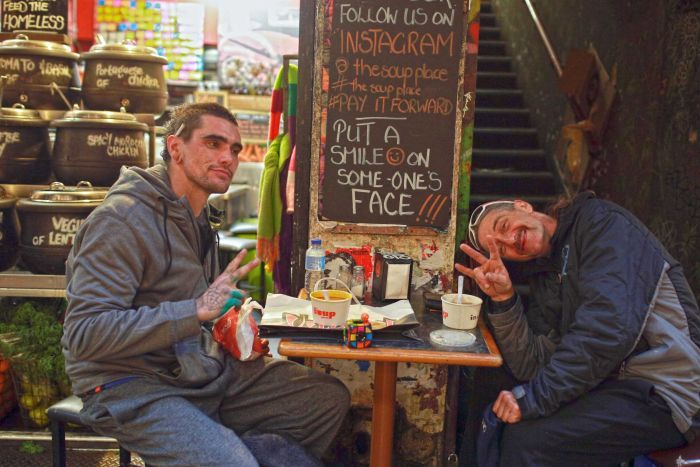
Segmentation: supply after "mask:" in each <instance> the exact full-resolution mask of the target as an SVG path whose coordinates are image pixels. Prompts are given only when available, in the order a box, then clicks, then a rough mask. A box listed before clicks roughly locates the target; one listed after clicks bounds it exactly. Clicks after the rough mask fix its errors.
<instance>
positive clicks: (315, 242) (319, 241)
mask: <svg viewBox="0 0 700 467" xmlns="http://www.w3.org/2000/svg"><path fill="white" fill-rule="evenodd" d="M311 244H312V245H320V244H321V239H320V238H312V239H311Z"/></svg>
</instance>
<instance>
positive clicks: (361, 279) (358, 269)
mask: <svg viewBox="0 0 700 467" xmlns="http://www.w3.org/2000/svg"><path fill="white" fill-rule="evenodd" d="M350 289H351V290H352V294H353V295H354V296H355V297H356V298H357V299H358V300H360V301H363V300H364V299H365V268H364V266H355V267H354V268H352V286H351V288H350Z"/></svg>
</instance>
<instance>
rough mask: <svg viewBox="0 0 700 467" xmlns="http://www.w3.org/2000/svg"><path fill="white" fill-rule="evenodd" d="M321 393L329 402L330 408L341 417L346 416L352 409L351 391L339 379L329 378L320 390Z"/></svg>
mask: <svg viewBox="0 0 700 467" xmlns="http://www.w3.org/2000/svg"><path fill="white" fill-rule="evenodd" d="M319 392H321V393H323V394H324V399H325V400H326V401H328V405H329V407H331V408H333V409H334V410H335V411H336V412H337V413H338V414H339V415H340V416H341V417H342V416H345V414H346V413H347V411H348V410H349V409H350V391H348V388H347V387H346V386H345V384H343V382H342V381H340V380H339V379H338V378H335V377H333V376H327V377H326V379H325V381H324V384H323V385H322V387H321V388H319Z"/></svg>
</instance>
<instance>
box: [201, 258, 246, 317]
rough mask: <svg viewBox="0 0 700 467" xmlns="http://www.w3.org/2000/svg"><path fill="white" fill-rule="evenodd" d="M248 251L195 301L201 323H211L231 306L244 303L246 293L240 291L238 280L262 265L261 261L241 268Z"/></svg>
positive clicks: (230, 265)
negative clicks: (236, 302)
mask: <svg viewBox="0 0 700 467" xmlns="http://www.w3.org/2000/svg"><path fill="white" fill-rule="evenodd" d="M246 253H248V252H247V250H241V251H240V252H239V253H238V254H237V255H236V257H235V258H233V260H232V261H231V262H230V263H229V264H228V266H226V269H224V271H223V272H222V273H221V274H220V275H219V277H217V278H216V279H215V280H214V282H213V283H212V284H211V285H210V286H209V288H208V289H207V290H205V291H204V293H203V294H202V295H201V296H199V297H197V299H196V300H195V303H196V306H197V318H198V319H199V320H200V321H211V320H213V319H216V318H218V317H219V316H221V315H222V314H223V313H225V312H226V311H227V310H228V309H229V308H230V307H231V306H235V300H238V301H239V302H240V303H238V306H240V305H241V303H242V302H243V299H244V296H245V292H242V291H240V290H239V289H238V288H237V287H236V285H237V283H238V280H239V279H240V278H242V277H244V276H245V275H246V274H248V273H249V272H250V271H251V270H252V269H253V268H255V267H256V266H257V265H258V264H260V260H259V259H257V258H256V259H254V260H253V261H251V262H250V263H248V264H246V265H245V266H243V267H241V262H242V261H243V258H244V257H245V255H246Z"/></svg>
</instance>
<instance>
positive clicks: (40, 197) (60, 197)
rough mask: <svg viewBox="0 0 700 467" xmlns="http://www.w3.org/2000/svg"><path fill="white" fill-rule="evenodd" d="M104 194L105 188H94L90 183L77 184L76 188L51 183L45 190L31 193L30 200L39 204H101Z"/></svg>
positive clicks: (59, 183)
mask: <svg viewBox="0 0 700 467" xmlns="http://www.w3.org/2000/svg"><path fill="white" fill-rule="evenodd" d="M106 194H107V189H106V188H94V187H93V186H92V184H91V183H90V182H79V183H78V185H77V186H65V185H64V184H63V183H61V182H53V183H52V184H51V185H50V186H49V188H48V189H47V190H36V191H33V192H32V196H31V197H30V200H31V201H36V202H39V203H90V202H95V201H98V202H101V201H102V200H103V199H104V197H105V195H106Z"/></svg>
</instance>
